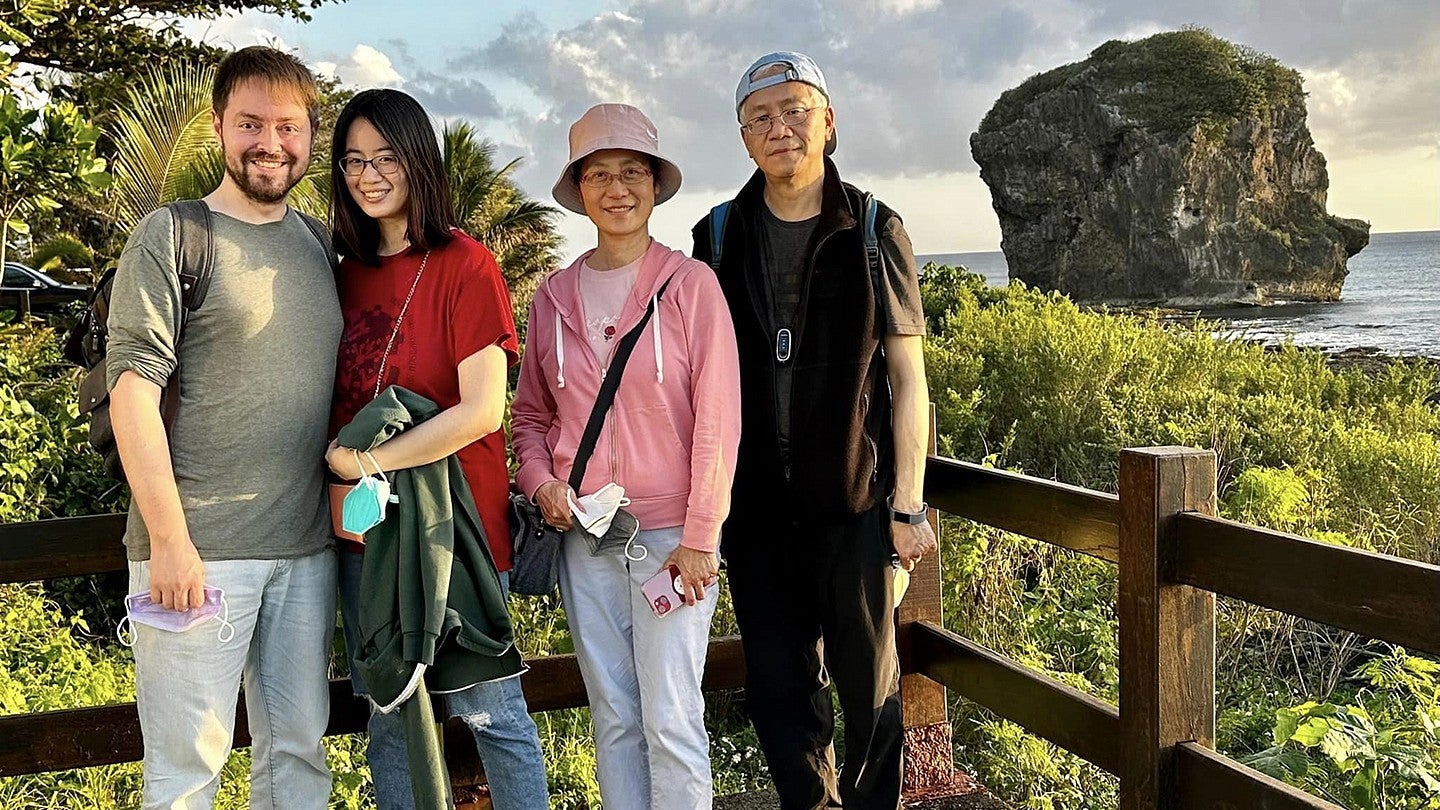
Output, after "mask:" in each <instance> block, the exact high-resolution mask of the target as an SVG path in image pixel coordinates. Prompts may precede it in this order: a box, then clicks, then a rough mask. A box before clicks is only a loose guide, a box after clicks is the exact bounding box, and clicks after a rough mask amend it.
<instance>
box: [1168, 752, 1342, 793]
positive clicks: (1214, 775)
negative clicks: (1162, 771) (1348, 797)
mask: <svg viewBox="0 0 1440 810" xmlns="http://www.w3.org/2000/svg"><path fill="white" fill-rule="evenodd" d="M1175 762H1176V769H1177V771H1178V774H1179V780H1178V781H1179V786H1180V801H1179V804H1178V805H1177V806H1178V807H1179V810H1342V808H1341V807H1340V806H1339V805H1337V804H1331V803H1330V802H1327V801H1325V800H1324V799H1321V798H1318V797H1315V796H1311V795H1310V794H1309V793H1306V792H1305V791H1303V790H1300V789H1298V788H1293V787H1291V786H1289V785H1287V784H1285V783H1284V782H1281V781H1280V780H1278V779H1271V778H1270V777H1268V776H1266V775H1265V774H1263V773H1260V772H1259V771H1255V770H1251V769H1250V768H1247V767H1245V766H1244V765H1241V764H1240V763H1238V762H1235V761H1234V760H1232V759H1229V758H1228V757H1226V756H1225V755H1224V754H1219V753H1216V752H1215V751H1212V750H1210V749H1209V748H1206V747H1204V746H1202V745H1197V744H1195V743H1188V742H1187V743H1181V744H1180V745H1179V746H1177V748H1176V752H1175Z"/></svg>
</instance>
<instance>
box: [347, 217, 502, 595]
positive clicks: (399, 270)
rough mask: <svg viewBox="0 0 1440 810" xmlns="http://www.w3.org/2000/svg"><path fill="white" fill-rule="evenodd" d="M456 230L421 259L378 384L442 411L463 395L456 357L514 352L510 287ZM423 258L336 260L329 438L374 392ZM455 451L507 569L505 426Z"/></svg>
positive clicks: (498, 560)
mask: <svg viewBox="0 0 1440 810" xmlns="http://www.w3.org/2000/svg"><path fill="white" fill-rule="evenodd" d="M453 233H454V238H453V239H451V240H450V242H449V243H447V244H445V245H443V246H441V247H439V248H436V249H434V250H432V251H431V252H430V258H429V260H428V261H426V262H425V272H424V274H423V275H421V277H420V281H419V283H418V284H416V285H415V294H414V296H413V297H412V299H411V301H410V308H409V309H408V310H406V312H405V318H404V320H403V321H402V322H401V324H400V332H399V334H398V335H396V337H395V343H394V346H392V347H391V349H390V355H389V358H388V359H387V360H386V362H385V368H384V370H383V379H382V380H381V383H380V388H381V389H382V390H383V389H384V388H385V387H386V386H389V385H399V386H402V387H404V388H408V389H409V390H411V391H414V392H415V393H417V394H420V395H421V396H423V397H425V398H427V399H429V400H431V401H433V402H435V404H437V405H439V406H440V408H441V409H442V410H443V409H445V408H451V407H454V406H455V405H457V404H459V402H460V378H459V373H458V371H457V369H458V367H459V365H460V361H462V360H464V359H465V358H467V357H470V356H471V355H473V354H475V353H476V352H478V351H480V350H482V349H485V348H488V347H490V346H496V345H498V346H500V348H501V349H503V350H504V351H505V356H506V362H507V364H508V365H514V364H515V362H516V361H517V360H518V359H519V343H518V341H517V340H516V332H515V321H514V317H513V316H512V314H511V308H510V293H509V290H507V289H506V287H505V279H504V277H503V276H502V275H501V274H500V268H499V266H498V265H497V264H496V263H495V257H494V256H493V255H491V253H490V251H489V250H488V249H486V248H485V246H484V245H481V244H480V243H479V242H477V241H476V240H475V239H474V238H472V237H470V236H469V235H467V234H465V233H462V232H460V231H454V232H453ZM424 255H425V254H424V251H405V252H403V253H399V254H396V255H394V256H386V257H382V258H381V259H380V266H379V267H370V266H368V265H364V264H361V263H359V262H357V261H354V260H352V259H348V258H347V259H345V260H343V261H342V262H341V263H340V277H339V284H338V287H339V290H340V307H341V310H342V312H343V313H344V316H345V332H344V335H343V336H342V337H341V339H340V351H339V358H338V361H337V364H336V374H335V398H334V404H333V406H332V409H331V424H330V434H331V435H332V436H333V435H335V434H336V433H337V432H338V431H339V429H340V428H341V427H343V426H344V425H346V424H348V423H349V422H350V420H351V419H353V418H354V417H355V414H356V413H358V412H359V411H360V409H361V408H363V407H365V405H367V404H369V402H370V400H371V399H373V398H374V395H375V378H376V373H377V371H379V370H380V369H379V366H380V358H381V357H382V356H383V355H384V354H385V344H386V343H387V342H389V340H390V334H391V332H392V330H393V329H394V327H395V318H396V317H397V316H398V315H399V314H400V309H401V307H402V306H404V304H405V296H406V295H407V294H408V293H409V292H410V287H411V284H412V283H414V282H415V274H416V272H417V271H418V270H419V269H420V263H421V259H422V258H423V257H424ZM458 455H459V457H460V465H461V468H462V469H464V471H465V480H466V481H467V482H468V483H469V485H470V491H471V493H472V494H473V495H474V496H475V506H476V510H477V511H478V512H479V514H480V522H481V524H482V525H483V526H484V527H485V535H486V539H487V540H488V542H489V546H490V552H491V554H492V555H493V556H494V557H495V565H496V567H497V568H499V569H500V570H501V571H508V570H510V552H511V549H510V502H509V487H510V479H509V471H508V469H507V468H506V465H505V434H504V431H500V430H497V431H495V432H494V433H491V434H489V435H488V436H484V437H482V438H481V439H479V440H478V441H475V442H472V443H471V444H469V445H466V446H465V447H463V448H461V449H460V451H459V453H458Z"/></svg>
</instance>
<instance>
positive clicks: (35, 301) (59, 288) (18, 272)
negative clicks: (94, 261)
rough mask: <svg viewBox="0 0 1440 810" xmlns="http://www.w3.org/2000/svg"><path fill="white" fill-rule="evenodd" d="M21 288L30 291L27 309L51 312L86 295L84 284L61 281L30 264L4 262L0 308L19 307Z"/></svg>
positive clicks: (87, 297)
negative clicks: (28, 265) (29, 265)
mask: <svg viewBox="0 0 1440 810" xmlns="http://www.w3.org/2000/svg"><path fill="white" fill-rule="evenodd" d="M21 292H28V293H30V309H31V310H33V311H37V312H38V311H52V312H53V311H55V310H59V309H61V308H63V307H64V306H65V305H66V304H69V303H71V302H72V301H80V302H82V303H83V302H85V301H88V300H89V299H90V287H89V286H88V285H85V284H65V283H62V282H59V281H56V280H55V279H53V278H51V277H49V276H47V275H45V274H44V273H42V272H40V271H39V270H36V269H35V268H33V267H27V266H26V265H23V264H21V263H19V262H6V263H5V278H4V280H3V283H0V309H19V308H20V297H21V296H20V293H21Z"/></svg>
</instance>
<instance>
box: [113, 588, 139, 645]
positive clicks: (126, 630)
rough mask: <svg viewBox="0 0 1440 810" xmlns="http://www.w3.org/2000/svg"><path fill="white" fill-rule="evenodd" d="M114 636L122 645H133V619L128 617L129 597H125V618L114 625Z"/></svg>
mask: <svg viewBox="0 0 1440 810" xmlns="http://www.w3.org/2000/svg"><path fill="white" fill-rule="evenodd" d="M115 638H116V640H118V641H119V642H120V644H121V645H122V646H125V647H134V646H135V620H134V619H132V618H130V597H129V596H126V597H125V618H123V619H121V620H120V623H119V624H117V625H115Z"/></svg>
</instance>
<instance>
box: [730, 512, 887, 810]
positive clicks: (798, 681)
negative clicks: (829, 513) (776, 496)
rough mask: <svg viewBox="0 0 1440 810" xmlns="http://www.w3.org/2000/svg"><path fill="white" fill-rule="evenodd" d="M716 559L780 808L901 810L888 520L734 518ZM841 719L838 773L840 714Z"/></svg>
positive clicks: (872, 516) (875, 516)
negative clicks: (841, 752)
mask: <svg viewBox="0 0 1440 810" xmlns="http://www.w3.org/2000/svg"><path fill="white" fill-rule="evenodd" d="M723 551H724V554H725V560H726V565H727V566H728V571H729V573H728V577H729V582H730V593H731V596H732V597H733V600H734V603H735V615H736V618H737V619H738V620H739V623H740V635H741V641H742V645H743V647H744V649H745V668H746V682H745V703H746V706H747V707H748V710H749V713H750V718H751V721H752V722H753V723H754V724H755V732H756V734H757V736H758V737H759V738H760V747H761V749H762V750H763V751H764V753H765V760H766V762H767V763H768V764H769V766H770V774H771V777H772V778H773V779H774V781H775V789H776V791H777V792H778V793H779V794H780V806H781V807H782V808H785V810H811V808H827V807H840V806H841V805H842V804H843V806H844V807H845V808H846V810H871V808H874V810H895V808H897V807H899V806H900V776H901V763H900V751H901V742H902V740H903V736H904V729H903V725H902V722H901V716H900V665H899V660H898V659H897V657H896V653H895V623H894V611H893V607H892V606H893V600H894V587H895V585H894V582H895V581H894V571H893V569H892V568H891V565H890V555H891V553H892V547H891V540H890V515H889V511H888V510H887V509H886V508H885V505H884V504H881V505H880V506H878V507H876V508H875V509H872V510H870V511H869V512H866V513H865V514H863V515H860V516H858V517H857V518H854V519H851V520H849V521H847V522H844V523H832V524H825V525H816V524H811V523H796V522H794V521H785V520H783V519H780V520H772V521H767V522H757V521H749V520H747V521H745V522H744V523H737V522H736V521H734V520H732V521H731V522H730V523H728V524H727V525H726V527H725V539H724V541H723ZM832 679H833V681H834V684H835V691H836V693H837V694H838V695H839V697H840V708H841V710H842V711H843V712H844V713H845V764H844V768H843V769H842V770H841V771H840V773H839V774H838V775H837V773H836V769H835V751H834V747H833V745H832V740H833V737H834V735H835V707H834V705H833V704H832V702H831V699H830V689H829V686H830V682H831V680H832Z"/></svg>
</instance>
